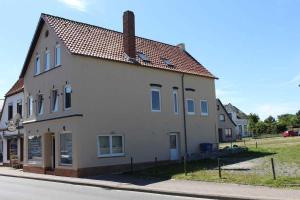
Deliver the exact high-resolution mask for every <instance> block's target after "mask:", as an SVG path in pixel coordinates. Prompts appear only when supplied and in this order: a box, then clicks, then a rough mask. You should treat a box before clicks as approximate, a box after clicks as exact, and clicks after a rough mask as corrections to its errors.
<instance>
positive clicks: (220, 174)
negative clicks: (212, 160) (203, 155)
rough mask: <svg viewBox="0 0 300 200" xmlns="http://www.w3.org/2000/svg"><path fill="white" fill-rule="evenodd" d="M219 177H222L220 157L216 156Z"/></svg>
mask: <svg viewBox="0 0 300 200" xmlns="http://www.w3.org/2000/svg"><path fill="white" fill-rule="evenodd" d="M218 168H219V178H222V172H221V163H220V158H218Z"/></svg>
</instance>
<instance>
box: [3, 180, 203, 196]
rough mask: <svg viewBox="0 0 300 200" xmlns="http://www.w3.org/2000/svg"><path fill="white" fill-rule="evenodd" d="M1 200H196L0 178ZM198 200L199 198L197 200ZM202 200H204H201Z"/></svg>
mask: <svg viewBox="0 0 300 200" xmlns="http://www.w3.org/2000/svg"><path fill="white" fill-rule="evenodd" d="M0 199H1V200H20V199H21V200H60V199H63V200H154V199H155V200H157V199H159V200H171V199H172V200H196V199H195V198H185V197H175V196H167V195H158V194H149V193H140V192H130V191H120V190H108V189H103V188H96V187H89V186H79V185H71V184H64V183H54V182H47V181H38V180H30V179H22V178H11V177H3V176H0ZM198 199H199V198H198ZM202 200H204V199H202Z"/></svg>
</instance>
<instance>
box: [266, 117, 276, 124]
mask: <svg viewBox="0 0 300 200" xmlns="http://www.w3.org/2000/svg"><path fill="white" fill-rule="evenodd" d="M264 122H265V123H268V124H273V123H275V122H276V120H275V118H274V117H272V116H271V115H270V116H269V117H268V118H267V119H265V121H264Z"/></svg>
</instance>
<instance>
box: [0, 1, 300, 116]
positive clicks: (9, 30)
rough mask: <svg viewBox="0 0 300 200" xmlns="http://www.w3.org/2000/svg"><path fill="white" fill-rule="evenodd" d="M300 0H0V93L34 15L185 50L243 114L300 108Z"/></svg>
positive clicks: (12, 77) (17, 63) (12, 74)
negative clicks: (129, 23)
mask: <svg viewBox="0 0 300 200" xmlns="http://www.w3.org/2000/svg"><path fill="white" fill-rule="evenodd" d="M299 7H300V1H296V0H295V1H292V0H264V1H261V0H235V1H233V0H226V1H224V0H206V1H203V0H194V1H192V0H191V1H179V0H178V1H175V0H172V1H171V0H169V1H167V0H164V1H161V0H143V1H140V0H115V1H113V0H43V1H37V0H22V1H20V0H0V24H1V28H0V44H1V48H0V60H1V63H0V69H1V70H0V98H2V97H3V96H4V94H5V93H6V92H7V90H8V89H9V88H10V87H11V86H12V84H13V83H14V82H15V81H16V80H17V78H18V76H19V73H20V70H21V67H22V66H23V62H24V59H25V56H26V54H27V50H28V47H29V45H30V42H31V39H32V37H33V33H34V31H35V28H36V25H37V22H38V19H39V16H40V13H42V12H44V13H48V14H52V15H57V16H62V17H65V18H69V19H73V20H77V21H81V22H86V23H90V24H94V25H98V26H102V27H106V28H110V29H114V30H118V31H122V14H123V12H124V11H125V10H132V11H134V12H135V15H136V34H137V35H139V36H142V37H146V38H150V39H154V40H158V41H162V42H165V43H170V44H178V43H181V42H184V43H185V44H186V49H187V50H188V51H189V52H190V53H191V54H192V55H193V56H194V57H195V58H196V59H197V60H198V61H199V62H201V63H202V64H203V65H204V66H206V67H207V68H208V69H209V70H210V71H211V72H212V73H213V74H215V75H216V76H218V77H219V78H220V79H219V80H217V81H216V92H217V96H218V97H219V98H221V100H222V101H223V103H228V102H231V103H233V104H234V105H236V106H237V107H239V108H240V109H241V110H243V111H245V112H246V113H250V112H254V113H258V114H259V115H260V116H261V118H265V117H267V116H268V115H274V116H276V115H278V114H282V113H295V112H296V111H297V110H300V87H298V85H299V84H300V20H299V19H300V12H299Z"/></svg>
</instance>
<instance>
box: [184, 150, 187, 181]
mask: <svg viewBox="0 0 300 200" xmlns="http://www.w3.org/2000/svg"><path fill="white" fill-rule="evenodd" d="M186 165H187V163H186V155H185V156H184V160H183V168H184V175H185V176H186V175H187V169H186V168H187V166H186Z"/></svg>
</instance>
